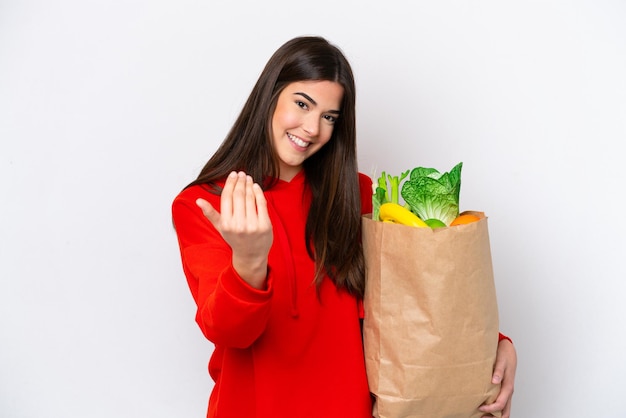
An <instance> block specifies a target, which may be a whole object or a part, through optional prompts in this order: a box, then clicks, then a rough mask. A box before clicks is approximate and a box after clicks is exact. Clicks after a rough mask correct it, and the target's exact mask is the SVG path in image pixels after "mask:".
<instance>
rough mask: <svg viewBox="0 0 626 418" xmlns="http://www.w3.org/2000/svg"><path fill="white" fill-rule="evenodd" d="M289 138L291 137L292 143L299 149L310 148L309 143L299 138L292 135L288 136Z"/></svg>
mask: <svg viewBox="0 0 626 418" xmlns="http://www.w3.org/2000/svg"><path fill="white" fill-rule="evenodd" d="M287 136H288V137H289V139H290V140H291V142H293V143H294V144H296V145H297V146H299V147H303V148H304V147H308V146H309V143H308V142H306V141H303V140H301V139H300V138H298V137H297V136H293V135H291V134H287Z"/></svg>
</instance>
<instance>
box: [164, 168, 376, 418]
mask: <svg viewBox="0 0 626 418" xmlns="http://www.w3.org/2000/svg"><path fill="white" fill-rule="evenodd" d="M371 185H372V182H371V180H370V179H369V178H368V177H367V176H365V175H361V176H360V189H361V196H362V199H361V200H362V213H369V212H371V194H372V189H371ZM265 196H266V198H267V201H268V207H269V215H270V218H271V221H272V225H273V231H274V241H273V244H272V248H271V250H270V253H269V258H268V261H269V264H268V265H269V269H268V276H267V289H265V290H257V289H254V288H252V287H250V286H249V285H248V284H247V283H246V282H244V281H243V280H242V279H241V278H240V277H239V276H238V274H237V272H236V271H235V270H234V269H233V267H232V264H231V249H230V247H229V246H228V244H226V242H225V241H224V240H223V239H222V237H221V236H220V234H219V233H218V232H217V230H216V229H215V228H214V227H213V226H212V225H211V223H210V222H209V221H208V220H207V219H206V218H205V217H204V215H203V214H202V211H201V210H200V208H199V207H197V206H196V203H195V201H196V199H197V198H200V197H201V198H203V199H206V200H208V201H209V202H210V203H211V204H212V205H213V206H214V207H215V208H218V209H219V207H220V204H219V202H220V198H219V196H217V195H214V194H212V193H209V192H208V191H207V190H206V189H205V188H204V187H202V186H192V187H190V188H188V189H186V190H184V191H182V192H181V193H180V194H179V195H178V196H177V197H176V199H175V200H174V203H173V205H172V213H173V220H174V225H175V228H176V232H177V235H178V240H179V245H180V250H181V256H182V262H183V269H184V272H185V275H186V277H187V281H188V284H189V287H190V290H191V293H192V295H193V298H194V300H195V302H196V304H197V306H198V310H197V314H196V321H197V323H198V325H199V326H200V328H201V329H202V332H203V333H204V335H205V336H206V338H208V339H209V340H210V341H211V342H213V344H214V345H215V349H214V352H213V354H212V356H211V360H210V362H209V373H210V375H211V377H212V378H213V380H214V382H215V386H214V388H213V391H212V393H211V397H210V400H209V408H208V412H207V417H211V418H226V417H228V418H270V417H271V418H283V417H284V418H294V417H298V418H307V417H320V416H323V417H325V418H371V417H372V404H371V398H370V393H369V389H368V385H367V377H366V374H365V363H364V357H363V345H362V337H361V330H360V322H359V319H360V317H361V309H360V303H359V301H358V300H357V298H355V297H354V296H351V295H349V294H348V293H347V292H345V291H342V290H337V288H336V287H335V285H334V284H333V282H332V281H331V280H330V279H328V278H326V279H325V280H324V281H323V283H322V285H321V287H320V289H319V295H318V294H317V293H316V286H315V284H314V283H313V277H314V269H315V264H314V262H313V260H311V258H310V257H309V256H308V253H307V250H306V246H305V238H304V237H305V234H304V231H305V223H306V217H307V214H308V208H309V203H310V199H311V197H310V193H309V191H308V188H307V187H306V183H305V177H304V173H303V172H300V174H298V175H297V176H296V177H295V178H294V179H292V181H291V182H284V181H280V182H279V183H278V184H277V185H276V186H275V187H273V188H272V189H270V190H268V191H266V192H265ZM338 221H339V220H338Z"/></svg>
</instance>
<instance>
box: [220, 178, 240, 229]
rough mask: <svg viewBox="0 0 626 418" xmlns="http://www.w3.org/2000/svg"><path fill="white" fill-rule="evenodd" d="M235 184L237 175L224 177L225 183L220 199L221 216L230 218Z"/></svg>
mask: <svg viewBox="0 0 626 418" xmlns="http://www.w3.org/2000/svg"><path fill="white" fill-rule="evenodd" d="M236 183H237V173H236V172H234V171H233V172H231V173H230V174H229V175H228V177H226V182H225V183H224V187H223V188H222V196H221V198H220V200H221V204H220V212H221V213H222V216H225V217H228V218H230V217H231V216H232V214H233V189H234V187H235V184H236Z"/></svg>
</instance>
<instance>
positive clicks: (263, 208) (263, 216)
mask: <svg viewBox="0 0 626 418" xmlns="http://www.w3.org/2000/svg"><path fill="white" fill-rule="evenodd" d="M252 191H253V192H254V196H255V200H256V208H257V216H258V217H259V224H260V225H261V226H265V227H271V225H272V221H271V220H270V215H269V213H268V211H267V200H266V199H265V194H264V193H263V189H262V188H261V186H259V185H258V184H257V183H254V184H253V185H252Z"/></svg>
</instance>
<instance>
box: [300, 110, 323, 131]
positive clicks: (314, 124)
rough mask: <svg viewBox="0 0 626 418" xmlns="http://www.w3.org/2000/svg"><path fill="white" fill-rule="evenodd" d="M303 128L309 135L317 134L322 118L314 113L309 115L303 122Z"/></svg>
mask: <svg viewBox="0 0 626 418" xmlns="http://www.w3.org/2000/svg"><path fill="white" fill-rule="evenodd" d="M302 129H304V132H306V133H307V134H308V135H309V136H317V134H318V133H319V131H320V118H319V117H318V116H317V115H314V114H310V115H307V117H306V118H305V119H304V121H303V122H302Z"/></svg>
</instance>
